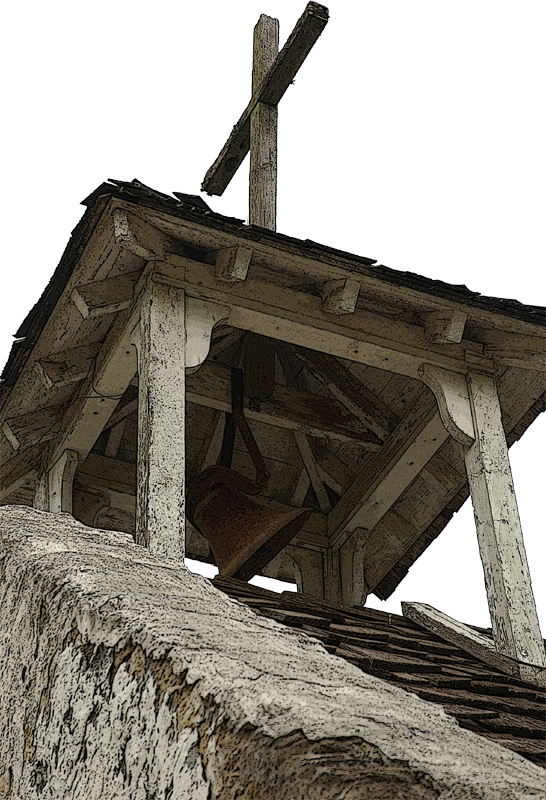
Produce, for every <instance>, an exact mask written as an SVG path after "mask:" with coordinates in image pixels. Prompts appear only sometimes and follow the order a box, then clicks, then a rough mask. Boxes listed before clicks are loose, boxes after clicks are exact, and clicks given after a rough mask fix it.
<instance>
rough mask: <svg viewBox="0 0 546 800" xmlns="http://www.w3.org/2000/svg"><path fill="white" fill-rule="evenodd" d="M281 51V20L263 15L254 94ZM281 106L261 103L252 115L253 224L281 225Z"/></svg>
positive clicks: (256, 48) (256, 37)
mask: <svg viewBox="0 0 546 800" xmlns="http://www.w3.org/2000/svg"><path fill="white" fill-rule="evenodd" d="M278 52H279V20H278V19H273V18H272V17H267V16H266V15H265V14H262V15H261V17H260V19H259V20H258V22H257V23H256V27H255V28H254V51H253V64H252V94H254V93H255V92H256V91H257V90H258V88H259V86H260V84H261V83H262V81H263V79H264V77H265V75H266V73H267V71H268V70H269V69H270V68H271V66H272V64H273V62H274V61H275V59H276V57H277V54H278ZM277 116H278V115H277V105H276V104H275V105H271V104H269V103H264V102H259V103H257V104H256V106H255V108H254V110H253V111H252V114H251V116H250V190H249V223H250V224H251V225H261V227H262V228H269V230H272V231H274V230H276V226H277Z"/></svg>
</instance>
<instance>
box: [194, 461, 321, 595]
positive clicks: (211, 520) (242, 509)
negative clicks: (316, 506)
mask: <svg viewBox="0 0 546 800" xmlns="http://www.w3.org/2000/svg"><path fill="white" fill-rule="evenodd" d="M224 470H225V472H224ZM205 472H208V471H207V470H206V471H205ZM228 473H231V476H232V479H231V480H230V481H229V482H234V481H233V478H235V482H236V481H237V479H240V478H243V476H240V475H238V474H237V473H234V472H232V471H231V470H227V469H226V468H222V467H212V468H211V469H210V471H209V472H208V475H205V473H202V475H200V476H199V478H197V479H196V481H194V483H193V485H192V486H191V487H190V490H189V491H188V508H187V511H188V517H189V519H190V521H191V522H192V524H193V525H194V526H195V527H196V528H197V529H198V530H199V531H200V532H201V533H202V534H203V536H205V538H206V539H208V541H209V543H210V546H211V548H212V552H213V553H214V557H215V559H216V564H217V566H218V569H219V571H220V574H221V575H229V576H231V577H233V578H238V579H239V580H243V581H248V580H250V578H252V577H253V576H254V575H256V573H257V572H260V570H261V569H263V567H265V565H266V564H268V563H269V562H270V561H271V559H272V558H274V557H275V556H276V555H278V554H279V553H280V551H281V550H282V549H283V547H285V546H286V545H287V544H288V542H290V540H291V539H292V538H293V537H294V536H295V535H296V533H297V532H298V531H299V530H300V528H302V527H303V526H304V525H305V523H306V522H307V520H308V519H309V515H310V514H311V509H309V508H300V509H295V510H294V511H289V512H287V513H280V514H279V513H275V512H272V511H270V510H269V509H267V508H264V507H263V506H260V505H258V504H257V503H256V502H255V501H254V500H251V499H250V498H249V497H247V496H246V495H245V494H243V493H242V492H241V491H239V489H238V488H235V487H234V486H229V485H226V483H223V482H222V483H219V480H218V479H220V478H224V479H228V480H229V478H230V476H229V474H228ZM241 488H242V487H241ZM253 493H254V492H253Z"/></svg>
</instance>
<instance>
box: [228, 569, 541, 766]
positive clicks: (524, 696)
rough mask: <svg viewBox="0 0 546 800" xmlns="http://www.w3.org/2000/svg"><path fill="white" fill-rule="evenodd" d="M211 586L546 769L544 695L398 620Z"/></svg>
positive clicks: (289, 596)
mask: <svg viewBox="0 0 546 800" xmlns="http://www.w3.org/2000/svg"><path fill="white" fill-rule="evenodd" d="M213 584H214V585H215V586H216V588H217V589H220V590H221V591H223V592H225V593H226V594H228V595H229V596H230V597H231V598H233V599H236V600H239V601H241V602H243V603H245V604H246V605H247V606H249V607H250V608H251V609H252V610H253V611H254V612H255V613H256V614H261V615H263V616H266V617H269V618H270V619H274V620H276V621H277V622H280V623H282V624H283V625H287V626H289V627H291V628H297V629H298V630H301V631H303V632H305V633H307V634H309V636H313V637H315V638H317V639H319V640H320V641H321V642H322V644H323V645H324V647H325V648H326V650H328V652H329V653H332V654H333V655H336V656H339V657H340V658H344V659H345V660H346V661H350V662H351V663H352V664H355V665H356V666H357V667H359V668H360V669H361V670H362V671H363V672H366V673H368V674H370V675H375V676H376V677H378V678H381V679H383V680H385V681H387V682H388V683H391V684H394V685H395V686H399V687H401V688H402V689H406V690H407V691H411V692H414V693H415V694H417V695H418V696H419V697H420V698H422V699H423V700H428V701H430V702H432V703H439V704H440V705H441V706H442V707H443V708H444V711H445V712H446V713H447V714H449V715H450V716H452V717H455V719H456V720H457V721H458V722H459V725H460V726H461V727H462V728H467V729H468V730H471V731H474V732H475V733H477V734H480V735H481V736H485V737H486V738H488V739H491V740H493V741H495V742H497V743H498V744H500V745H503V746H504V747H507V748H509V749H510V750H514V751H515V752H516V753H519V754H520V755H522V756H524V757H525V758H527V759H529V760H530V761H533V762H534V763H535V764H538V765H539V766H542V767H545V768H546V718H545V711H546V689H543V688H540V687H538V686H535V685H534V684H530V683H527V682H525V681H523V680H520V679H517V678H514V677H510V676H508V675H505V674H504V673H502V672H500V671H498V670H495V669H494V668H493V667H490V666H488V665H486V664H484V663H482V662H481V661H479V660H478V659H477V658H474V657H473V656H471V655H469V654H468V653H466V652H464V651H463V650H461V649H459V648H458V647H456V646H455V645H453V644H451V643H449V642H447V641H445V640H443V639H442V638H440V637H439V636H437V635H435V634H433V633H431V632H429V631H427V630H425V629H424V628H422V627H420V626H419V625H418V624H416V623H415V622H413V621H412V620H409V619H406V618H405V617H402V616H398V615H397V614H389V613H386V612H384V611H376V610H374V609H367V608H356V607H353V608H349V607H345V606H341V605H337V604H336V603H330V602H327V601H323V600H315V599H314V598H312V597H309V596H308V595H303V594H296V593H294V592H283V593H282V594H277V593H276V592H271V591H268V590H267V589H261V588H259V587H256V586H252V585H250V584H248V583H244V582H242V581H237V580H234V579H232V578H225V577H222V576H217V577H216V578H214V580H213ZM476 630H478V631H479V632H480V633H481V634H482V635H488V634H489V635H490V631H487V630H484V629H481V628H479V629H478V628H476Z"/></svg>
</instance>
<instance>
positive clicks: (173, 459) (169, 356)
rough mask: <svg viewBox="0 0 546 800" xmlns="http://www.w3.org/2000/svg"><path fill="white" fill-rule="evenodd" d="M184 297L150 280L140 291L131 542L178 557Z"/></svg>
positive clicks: (181, 517) (181, 531)
mask: <svg viewBox="0 0 546 800" xmlns="http://www.w3.org/2000/svg"><path fill="white" fill-rule="evenodd" d="M184 311H185V296H184V290H183V289H181V288H177V287H173V286H167V285H165V284H163V283H159V282H155V281H154V280H151V281H150V283H149V284H148V286H147V288H146V289H145V291H144V296H143V300H142V310H141V317H140V334H139V336H138V337H136V339H135V340H134V343H135V344H136V345H137V349H138V350H139V359H138V361H139V364H138V368H139V397H138V462H137V463H138V466H137V513H136V541H137V543H138V544H140V545H144V546H145V547H149V548H150V550H151V551H152V553H155V554H156V555H159V556H164V557H167V558H174V559H177V560H182V559H183V558H184V497H185V492H184V467H185V453H184V443H185V442H184V440H185V432H184V424H185V416H184V406H185V364H186V359H185V351H186V330H185V320H184Z"/></svg>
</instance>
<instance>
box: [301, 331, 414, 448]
mask: <svg viewBox="0 0 546 800" xmlns="http://www.w3.org/2000/svg"><path fill="white" fill-rule="evenodd" d="M293 349H294V352H295V353H296V355H297V357H298V358H299V359H300V360H301V361H302V363H303V364H305V366H306V367H307V369H309V370H310V371H311V372H312V373H313V375H314V376H315V377H316V378H317V379H318V380H319V381H320V382H321V383H322V384H323V385H324V386H326V387H327V388H328V389H329V390H330V391H331V392H332V394H333V395H334V397H336V399H337V400H339V401H340V403H343V405H344V406H345V407H346V408H347V409H348V410H349V411H351V413H353V414H354V415H355V416H356V417H358V419H360V420H361V421H362V422H364V423H365V424H366V425H369V427H370V428H371V429H372V430H373V431H374V433H376V434H377V435H378V436H380V437H381V438H384V437H385V435H386V434H388V433H390V432H391V431H392V430H393V429H394V428H395V427H396V425H397V424H398V422H399V417H398V416H397V415H396V414H395V413H394V412H393V411H391V409H390V408H389V407H388V405H387V404H386V403H385V402H383V400H381V398H380V397H378V395H376V394H374V392H372V391H371V390H370V389H368V388H367V387H366V386H365V385H364V384H363V383H362V382H361V381H359V380H358V378H356V377H355V376H354V375H353V374H352V372H351V371H350V370H348V369H347V368H346V367H345V366H344V365H343V364H340V362H339V361H338V360H337V359H336V358H335V357H334V356H331V355H329V354H328V353H320V352H318V351H316V350H309V349H307V348H304V347H297V346H294V348H293Z"/></svg>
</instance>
